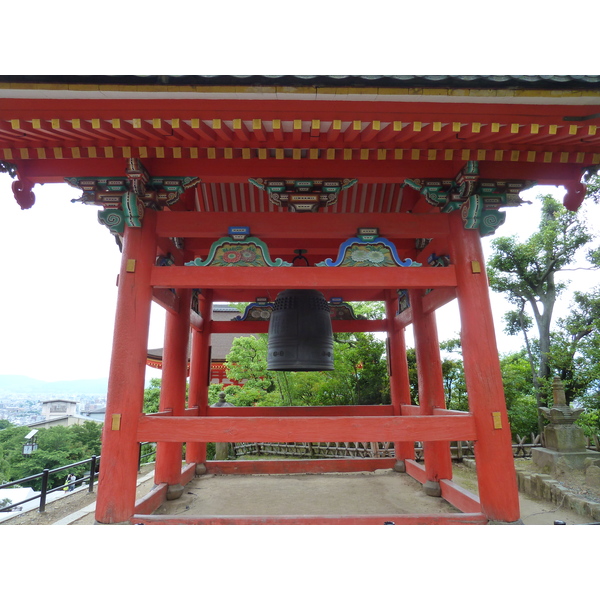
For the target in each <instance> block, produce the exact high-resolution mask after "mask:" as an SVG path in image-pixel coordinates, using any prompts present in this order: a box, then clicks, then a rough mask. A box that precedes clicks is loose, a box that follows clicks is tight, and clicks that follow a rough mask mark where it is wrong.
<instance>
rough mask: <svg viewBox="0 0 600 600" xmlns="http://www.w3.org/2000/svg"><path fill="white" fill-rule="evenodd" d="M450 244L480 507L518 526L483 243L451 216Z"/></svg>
mask: <svg viewBox="0 0 600 600" xmlns="http://www.w3.org/2000/svg"><path fill="white" fill-rule="evenodd" d="M450 242H451V253H450V260H451V261H452V264H454V266H455V268H456V278H457V284H458V288H457V297H458V307H459V311H460V320H461V340H462V353H463V360H464V368H465V381H466V385H467V394H468V397H469V411H470V412H471V414H472V415H473V418H474V420H475V427H476V430H477V441H476V442H475V461H476V465H477V480H478V485H479V498H480V501H481V507H482V511H483V513H484V514H485V515H486V516H487V517H488V518H489V519H491V520H495V521H504V522H514V521H517V520H518V519H519V494H518V489H517V479H516V474H515V467H514V458H513V453H512V446H511V443H512V442H511V433H510V427H509V424H508V417H507V413H506V403H505V399H504V388H503V385H502V375H501V371H500V361H499V359H498V349H497V346H496V335H495V331H494V323H493V320H492V308H491V303H490V297H489V289H488V281H487V276H486V272H485V263H484V256H483V251H482V248H481V239H480V237H479V232H478V231H477V230H469V229H464V227H463V223H462V219H461V215H460V212H459V211H456V212H454V213H451V214H450Z"/></svg>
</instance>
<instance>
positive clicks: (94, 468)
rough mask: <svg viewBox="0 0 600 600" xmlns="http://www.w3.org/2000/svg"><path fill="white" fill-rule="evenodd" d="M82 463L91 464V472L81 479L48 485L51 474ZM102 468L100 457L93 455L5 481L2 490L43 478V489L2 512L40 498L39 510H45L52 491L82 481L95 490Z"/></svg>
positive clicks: (3, 508) (4, 508) (0, 510)
mask: <svg viewBox="0 0 600 600" xmlns="http://www.w3.org/2000/svg"><path fill="white" fill-rule="evenodd" d="M81 465H89V472H88V474H87V475H84V476H83V477H81V478H79V479H75V480H73V481H70V482H69V483H61V484H60V485H59V486H58V487H55V488H50V487H48V482H49V479H50V475H54V474H55V473H60V472H61V471H72V470H73V469H74V467H79V466H81ZM99 469H100V457H99V456H92V457H91V458H88V459H86V460H81V461H79V462H76V463H72V464H70V465H66V466H65V467H58V468H56V469H44V470H43V471H42V472H41V473H37V474H36V475H30V476H29V477H24V478H23V479H17V480H16V481H10V482H9V483H5V484H3V485H0V490H3V489H7V488H14V487H15V486H16V487H21V486H22V484H24V483H32V482H37V481H38V480H41V490H40V492H39V493H38V494H37V495H35V496H31V497H30V498H27V499H26V500H21V502H15V503H14V504H9V505H8V506H4V507H2V509H0V512H8V511H11V510H12V509H13V508H15V507H16V506H20V505H21V504H25V503H26V502H31V501H32V500H37V499H39V501H40V508H39V512H44V511H45V510H46V498H47V496H48V494H50V493H51V492H57V491H58V490H61V489H63V488H64V487H68V486H75V485H77V484H80V483H85V482H87V483H88V491H90V492H93V491H94V483H95V481H96V479H97V477H98V471H99ZM1 498H2V492H0V499H1Z"/></svg>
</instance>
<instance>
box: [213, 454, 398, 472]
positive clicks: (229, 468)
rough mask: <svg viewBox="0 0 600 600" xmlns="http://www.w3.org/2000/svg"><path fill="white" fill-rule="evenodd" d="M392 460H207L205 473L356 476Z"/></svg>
mask: <svg viewBox="0 0 600 600" xmlns="http://www.w3.org/2000/svg"><path fill="white" fill-rule="evenodd" d="M395 463H396V459H395V458H327V459H314V460H222V461H218V460H209V461H207V462H206V468H207V469H208V473H216V474H219V475H283V474H288V473H358V472H360V471H375V470H377V469H391V468H392V467H393V466H394V464H395Z"/></svg>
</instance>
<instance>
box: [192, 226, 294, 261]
mask: <svg viewBox="0 0 600 600" xmlns="http://www.w3.org/2000/svg"><path fill="white" fill-rule="evenodd" d="M249 236H250V228H249V227H230V228H229V236H227V237H222V238H221V239H219V240H217V241H216V242H213V244H212V246H211V248H210V252H209V253H208V257H207V259H206V260H202V259H201V258H196V259H195V260H193V261H190V262H187V263H185V264H186V266H195V267H291V266H292V263H290V262H286V261H284V260H282V259H281V258H276V259H275V260H271V257H270V256H269V248H268V247H267V245H266V244H265V242H263V241H262V240H260V239H259V238H257V237H249Z"/></svg>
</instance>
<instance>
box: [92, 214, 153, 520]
mask: <svg viewBox="0 0 600 600" xmlns="http://www.w3.org/2000/svg"><path fill="white" fill-rule="evenodd" d="M155 230H156V214H155V212H154V211H152V210H149V211H147V212H146V214H145V217H144V221H143V224H142V226H141V228H133V227H126V228H125V233H124V242H123V256H122V259H121V271H120V273H119V292H118V297H117V309H116V316H115V331H114V337H113V348H112V358H111V365H110V372H109V379H108V394H107V405H106V420H105V423H104V430H103V435H102V461H101V465H100V476H99V483H98V497H97V500H96V520H97V521H98V522H99V523H122V522H124V521H127V520H128V519H129V518H130V517H131V515H132V514H133V513H134V507H135V499H136V484H137V471H138V456H139V452H138V442H137V439H136V437H137V435H136V434H137V425H138V419H139V416H140V414H141V412H142V407H143V403H144V385H145V374H146V353H147V351H148V328H149V325H150V305H151V302H152V287H151V286H150V274H151V270H152V266H153V264H154V260H155V258H156V233H155Z"/></svg>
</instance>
